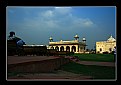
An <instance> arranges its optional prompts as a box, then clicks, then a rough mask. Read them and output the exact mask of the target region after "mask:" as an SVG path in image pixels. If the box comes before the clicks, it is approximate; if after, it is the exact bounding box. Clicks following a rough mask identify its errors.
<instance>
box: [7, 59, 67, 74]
mask: <svg viewBox="0 0 121 85" xmlns="http://www.w3.org/2000/svg"><path fill="white" fill-rule="evenodd" d="M68 62H69V59H66V58H56V59H50V60H43V61H33V62H26V63H19V64H11V65H8V67H7V68H8V69H7V70H8V72H51V71H53V70H56V69H58V68H60V66H61V65H64V64H66V63H68Z"/></svg>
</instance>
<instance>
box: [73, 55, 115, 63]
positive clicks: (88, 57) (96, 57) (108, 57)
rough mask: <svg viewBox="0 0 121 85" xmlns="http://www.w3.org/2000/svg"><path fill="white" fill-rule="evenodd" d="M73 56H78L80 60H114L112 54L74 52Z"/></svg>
mask: <svg viewBox="0 0 121 85" xmlns="http://www.w3.org/2000/svg"><path fill="white" fill-rule="evenodd" d="M73 56H78V57H79V59H80V60H84V61H104V62H114V55H112V54H74V55H73Z"/></svg>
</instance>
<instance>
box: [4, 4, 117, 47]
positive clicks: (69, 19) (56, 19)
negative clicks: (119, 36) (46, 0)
mask: <svg viewBox="0 0 121 85" xmlns="http://www.w3.org/2000/svg"><path fill="white" fill-rule="evenodd" d="M10 31H14V32H15V33H16V36H18V37H20V38H21V39H23V40H24V41H25V42H26V44H44V45H48V43H49V37H50V36H52V38H53V41H60V40H61V39H62V40H74V36H75V35H76V34H78V36H79V40H80V41H82V38H83V37H85V38H86V43H87V45H88V46H87V48H88V49H94V46H95V43H96V42H97V41H106V40H107V39H108V38H109V37H110V36H111V35H112V36H113V37H114V38H116V36H115V35H116V7H115V6H63V7H56V6H8V7H7V8H6V35H7V36H8V35H9V32H10Z"/></svg>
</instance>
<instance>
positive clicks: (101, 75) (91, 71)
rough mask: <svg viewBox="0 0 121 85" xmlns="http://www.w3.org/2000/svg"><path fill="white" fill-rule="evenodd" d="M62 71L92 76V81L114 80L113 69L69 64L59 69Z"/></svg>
mask: <svg viewBox="0 0 121 85" xmlns="http://www.w3.org/2000/svg"><path fill="white" fill-rule="evenodd" d="M61 69H62V70H64V71H68V72H72V73H77V74H83V75H87V76H92V78H93V79H115V67H105V66H94V65H81V64H78V63H75V62H70V63H68V64H65V65H63V66H62V67H61Z"/></svg>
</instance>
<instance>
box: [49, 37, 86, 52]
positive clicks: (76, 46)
mask: <svg viewBox="0 0 121 85" xmlns="http://www.w3.org/2000/svg"><path fill="white" fill-rule="evenodd" d="M74 38H75V40H70V41H68V40H60V41H57V42H54V41H53V38H52V37H50V38H49V40H50V42H49V47H48V48H49V49H56V50H57V51H69V52H74V53H84V52H85V51H86V46H87V45H86V39H85V38H83V39H82V41H79V36H78V35H75V36H74Z"/></svg>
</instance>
